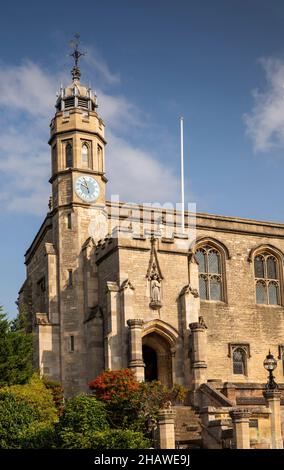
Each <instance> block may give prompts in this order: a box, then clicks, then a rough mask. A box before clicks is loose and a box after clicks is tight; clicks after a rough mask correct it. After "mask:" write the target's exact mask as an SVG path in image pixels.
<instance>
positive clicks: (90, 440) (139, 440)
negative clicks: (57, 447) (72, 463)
mask: <svg viewBox="0 0 284 470" xmlns="http://www.w3.org/2000/svg"><path fill="white" fill-rule="evenodd" d="M60 437H61V447H62V448H64V449H145V448H149V446H150V441H149V439H147V438H145V437H144V435H143V434H142V433H141V432H136V431H132V430H130V429H107V430H105V431H94V432H92V431H88V432H86V433H79V432H75V433H74V432H72V431H64V432H63V433H61V435H60Z"/></svg>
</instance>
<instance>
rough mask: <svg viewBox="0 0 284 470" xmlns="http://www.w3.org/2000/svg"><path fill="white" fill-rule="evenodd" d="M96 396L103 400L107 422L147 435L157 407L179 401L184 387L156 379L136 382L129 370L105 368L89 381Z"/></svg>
mask: <svg viewBox="0 0 284 470" xmlns="http://www.w3.org/2000/svg"><path fill="white" fill-rule="evenodd" d="M89 387H90V389H91V390H93V392H94V394H95V396H96V398H97V399H98V400H101V401H103V402H104V403H105V405H106V409H107V411H108V418H109V421H110V422H111V424H112V425H113V426H115V427H120V428H131V429H132V430H136V431H142V432H144V433H145V435H147V434H148V433H149V432H150V431H151V428H152V427H153V426H155V425H156V422H157V417H158V412H159V409H160V408H162V407H163V406H164V405H165V404H166V403H167V402H175V401H176V400H179V401H182V400H183V399H184V397H185V395H186V392H187V391H186V389H184V388H183V387H182V386H180V385H175V386H174V387H173V388H172V389H169V388H168V387H166V386H165V385H163V384H161V382H159V381H151V382H138V381H137V380H136V379H135V376H134V374H133V372H132V371H131V370H129V369H123V370H117V371H107V372H103V373H102V374H100V375H99V376H98V377H97V378H96V379H95V380H93V381H92V382H90V384H89Z"/></svg>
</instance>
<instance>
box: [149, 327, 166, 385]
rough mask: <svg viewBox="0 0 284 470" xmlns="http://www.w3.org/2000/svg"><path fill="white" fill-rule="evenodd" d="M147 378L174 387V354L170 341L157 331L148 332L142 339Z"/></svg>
mask: <svg viewBox="0 0 284 470" xmlns="http://www.w3.org/2000/svg"><path fill="white" fill-rule="evenodd" d="M142 349H143V361H144V363H145V380H146V381H151V380H159V381H160V382H161V383H162V384H164V385H167V386H168V387H172V385H173V380H172V354H171V345H170V343H169V342H168V341H167V340H166V339H165V338H164V337H163V336H162V335H160V334H158V333H157V332H152V333H149V334H146V335H145V336H144V337H143V339H142Z"/></svg>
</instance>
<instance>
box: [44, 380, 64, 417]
mask: <svg viewBox="0 0 284 470" xmlns="http://www.w3.org/2000/svg"><path fill="white" fill-rule="evenodd" d="M43 382H44V385H45V386H46V388H47V389H48V390H50V392H51V393H52V397H53V401H54V404H55V407H56V409H57V413H58V415H59V416H61V415H62V413H63V411H64V390H63V387H62V385H61V383H60V382H57V381H56V380H50V379H49V378H46V377H44V378H43Z"/></svg>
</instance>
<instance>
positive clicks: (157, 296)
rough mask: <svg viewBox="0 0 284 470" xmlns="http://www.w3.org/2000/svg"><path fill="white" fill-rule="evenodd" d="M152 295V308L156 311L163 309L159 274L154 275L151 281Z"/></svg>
mask: <svg viewBox="0 0 284 470" xmlns="http://www.w3.org/2000/svg"><path fill="white" fill-rule="evenodd" d="M150 282H151V283H150V295H151V302H150V307H151V308H153V309H154V310H157V309H159V308H161V306H162V302H161V282H160V278H159V275H158V274H157V273H154V274H153V275H152V276H151V281H150Z"/></svg>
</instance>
